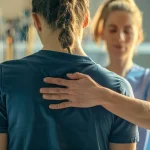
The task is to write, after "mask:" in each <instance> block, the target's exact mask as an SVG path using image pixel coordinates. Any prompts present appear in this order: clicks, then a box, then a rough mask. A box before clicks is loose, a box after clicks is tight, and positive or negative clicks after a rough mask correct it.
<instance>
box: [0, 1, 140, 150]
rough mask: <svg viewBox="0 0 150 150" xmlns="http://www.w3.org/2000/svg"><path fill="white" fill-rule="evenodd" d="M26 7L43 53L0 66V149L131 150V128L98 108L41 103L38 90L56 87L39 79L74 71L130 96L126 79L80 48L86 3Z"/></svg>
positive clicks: (133, 135) (42, 3)
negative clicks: (94, 60) (55, 107)
mask: <svg viewBox="0 0 150 150" xmlns="http://www.w3.org/2000/svg"><path fill="white" fill-rule="evenodd" d="M32 8H33V9H32V11H33V15H32V16H33V19H34V24H35V27H36V29H37V32H38V34H39V37H40V39H41V42H42V44H43V49H42V50H40V51H38V52H37V53H35V54H32V55H30V56H27V57H25V58H22V59H19V60H12V61H7V62H4V63H2V64H0V150H88V149H89V150H135V149H136V142H138V128H137V126H135V125H134V124H132V123H130V122H128V121H126V120H124V119H122V118H120V117H118V116H116V115H114V114H112V113H110V112H109V111H107V110H106V109H105V108H104V107H102V106H96V107H91V108H82V109H80V108H67V109H62V110H52V109H49V105H51V104H58V103H59V102H58V101H55V99H54V100H52V101H44V100H43V97H42V94H41V93H40V91H39V89H40V88H41V87H53V88H55V87H58V86H56V85H55V84H50V85H49V84H46V83H44V82H43V78H45V77H47V76H49V77H58V78H64V79H68V78H67V77H66V73H67V72H72V73H73V72H77V71H78V72H83V73H86V74H88V75H89V76H91V77H92V78H94V79H95V80H96V81H97V82H98V83H99V84H101V85H103V86H104V87H107V88H109V89H112V90H114V91H116V92H118V93H120V94H124V95H126V96H131V97H132V96H133V93H132V90H131V87H130V85H129V84H128V82H127V81H126V80H124V79H123V78H121V77H120V76H118V75H116V74H114V73H112V72H110V71H108V70H106V69H104V68H102V67H100V66H99V65H97V64H96V63H95V62H93V60H91V59H90V58H89V57H88V56H86V54H85V53H84V51H83V49H82V46H81V39H82V34H83V29H84V28H85V27H86V26H87V25H88V20H89V10H88V9H89V1H88V0H80V1H71V0H63V1H59V0H45V1H43V0H32ZM60 87H62V86H60ZM64 89H65V87H64ZM89 99H90V97H89ZM65 101H66V100H65V99H64V100H63V101H62V102H65Z"/></svg>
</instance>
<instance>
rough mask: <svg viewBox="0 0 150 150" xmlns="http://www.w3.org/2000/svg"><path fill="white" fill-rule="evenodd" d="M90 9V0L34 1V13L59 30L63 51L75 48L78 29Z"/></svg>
mask: <svg viewBox="0 0 150 150" xmlns="http://www.w3.org/2000/svg"><path fill="white" fill-rule="evenodd" d="M88 9H89V0H32V11H33V12H34V13H38V14H40V15H41V16H43V17H44V19H45V20H46V22H47V23H48V25H49V26H50V27H51V28H52V29H53V30H56V29H59V30H60V35H59V37H58V40H59V42H60V44H61V46H62V48H63V49H66V48H67V49H68V50H70V48H71V47H73V46H74V42H75V38H76V37H75V36H76V35H77V34H78V30H77V29H78V28H79V27H80V26H81V25H82V22H83V21H84V16H85V14H86V13H87V12H88Z"/></svg>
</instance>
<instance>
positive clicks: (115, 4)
mask: <svg viewBox="0 0 150 150" xmlns="http://www.w3.org/2000/svg"><path fill="white" fill-rule="evenodd" d="M113 11H126V12H129V13H131V14H134V15H135V16H136V19H137V21H138V23H139V27H140V28H141V41H140V42H142V40H143V39H144V35H143V29H142V22H143V17H142V12H141V11H140V9H139V8H138V6H137V5H136V3H135V2H134V0H108V1H106V2H104V3H103V4H101V5H100V7H99V8H98V10H97V12H96V14H95V16H94V18H93V21H92V29H93V38H94V41H95V42H96V43H97V44H99V43H100V41H101V36H100V33H102V31H103V28H104V26H105V23H106V20H107V17H108V15H109V14H110V13H111V12H113Z"/></svg>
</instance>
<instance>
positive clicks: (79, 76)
mask: <svg viewBox="0 0 150 150" xmlns="http://www.w3.org/2000/svg"><path fill="white" fill-rule="evenodd" d="M67 77H68V78H70V79H72V80H78V79H83V78H87V77H88V75H86V74H83V73H79V72H76V73H73V74H70V73H68V74H67Z"/></svg>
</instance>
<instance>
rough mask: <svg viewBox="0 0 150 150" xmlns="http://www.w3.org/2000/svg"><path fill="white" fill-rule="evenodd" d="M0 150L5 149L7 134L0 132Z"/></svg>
mask: <svg viewBox="0 0 150 150" xmlns="http://www.w3.org/2000/svg"><path fill="white" fill-rule="evenodd" d="M0 150H7V134H2V133H0Z"/></svg>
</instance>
